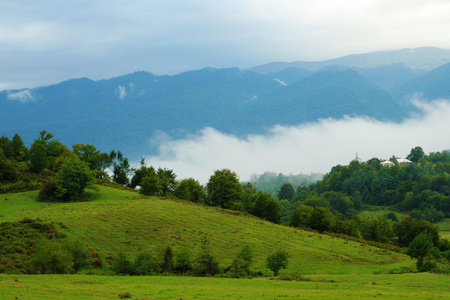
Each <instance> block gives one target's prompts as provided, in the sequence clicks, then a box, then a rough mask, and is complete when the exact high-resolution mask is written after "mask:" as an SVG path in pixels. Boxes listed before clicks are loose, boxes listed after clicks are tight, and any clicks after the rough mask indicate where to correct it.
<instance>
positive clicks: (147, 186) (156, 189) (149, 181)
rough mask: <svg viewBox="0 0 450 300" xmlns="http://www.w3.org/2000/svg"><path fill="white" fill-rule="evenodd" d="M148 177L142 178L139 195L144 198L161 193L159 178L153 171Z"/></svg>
mask: <svg viewBox="0 0 450 300" xmlns="http://www.w3.org/2000/svg"><path fill="white" fill-rule="evenodd" d="M152 170H153V172H152V173H150V174H149V175H147V176H145V177H144V178H142V181H141V189H140V190H139V193H141V194H142V195H146V196H151V195H156V194H159V193H160V192H161V185H160V184H159V178H158V176H157V175H156V172H155V169H153V168H152Z"/></svg>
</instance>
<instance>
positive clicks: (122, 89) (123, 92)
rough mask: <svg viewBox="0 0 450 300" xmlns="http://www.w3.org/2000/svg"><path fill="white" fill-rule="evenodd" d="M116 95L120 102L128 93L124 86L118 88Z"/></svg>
mask: <svg viewBox="0 0 450 300" xmlns="http://www.w3.org/2000/svg"><path fill="white" fill-rule="evenodd" d="M116 93H117V94H118V95H119V98H120V100H123V99H124V98H125V97H126V96H127V91H126V89H125V87H124V86H123V85H119V86H118V87H117V88H116Z"/></svg>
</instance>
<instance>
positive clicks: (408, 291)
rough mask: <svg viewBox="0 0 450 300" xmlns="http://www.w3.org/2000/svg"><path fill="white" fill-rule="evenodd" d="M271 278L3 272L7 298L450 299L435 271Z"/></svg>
mask: <svg viewBox="0 0 450 300" xmlns="http://www.w3.org/2000/svg"><path fill="white" fill-rule="evenodd" d="M307 279H309V280H311V281H281V280H270V279H269V278H257V279H225V278H192V277H163V276H159V277H109V276H87V275H84V276H83V275H35V276H33V275H4V274H0V298H1V299H119V295H124V294H126V293H129V294H130V295H131V298H132V299H280V298H281V299H296V298H297V299H298V298H302V299H339V298H353V299H355V298H374V297H383V298H391V299H448V296H449V295H450V277H449V276H445V275H436V274H429V273H421V274H419V273H415V274H413V273H409V274H399V275H392V274H378V275H374V274H366V275H359V276H354V275H311V276H307Z"/></svg>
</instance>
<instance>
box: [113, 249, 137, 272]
mask: <svg viewBox="0 0 450 300" xmlns="http://www.w3.org/2000/svg"><path fill="white" fill-rule="evenodd" d="M111 269H112V270H113V271H114V272H115V273H116V274H120V275H127V274H129V275H131V274H132V273H133V266H132V264H131V262H130V260H129V259H128V255H127V254H126V253H125V252H122V251H121V252H119V254H117V257H114V260H113V263H112V266H111Z"/></svg>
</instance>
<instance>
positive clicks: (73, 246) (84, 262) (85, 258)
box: [64, 240, 94, 273]
mask: <svg viewBox="0 0 450 300" xmlns="http://www.w3.org/2000/svg"><path fill="white" fill-rule="evenodd" d="M64 248H65V249H66V250H67V251H68V252H69V253H70V254H71V255H72V259H73V269H74V271H75V272H76V273H78V271H80V270H82V269H87V268H89V267H90V266H91V265H92V262H93V261H94V260H93V257H92V254H91V252H90V251H89V248H88V247H87V246H86V245H83V244H82V243H81V242H80V241H78V240H77V241H74V242H68V243H65V244H64Z"/></svg>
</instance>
